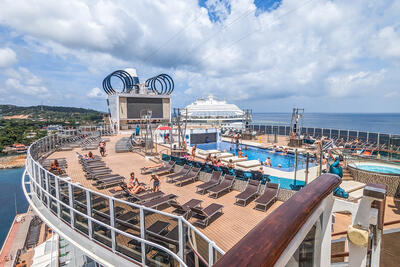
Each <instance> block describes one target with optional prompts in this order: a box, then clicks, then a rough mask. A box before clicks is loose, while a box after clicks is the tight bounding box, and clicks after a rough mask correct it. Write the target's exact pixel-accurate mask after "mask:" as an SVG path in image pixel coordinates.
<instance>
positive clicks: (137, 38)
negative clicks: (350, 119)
mask: <svg viewBox="0 0 400 267" xmlns="http://www.w3.org/2000/svg"><path fill="white" fill-rule="evenodd" d="M1 4H2V7H4V8H2V10H0V103H1V104H18V105H38V104H46V105H63V106H77V107H90V108H94V109H99V110H106V104H105V103H106V102H105V95H104V93H103V91H102V88H101V84H102V81H103V78H104V77H105V76H106V75H108V74H109V73H111V72H113V71H114V70H117V69H125V68H128V67H135V68H136V69H137V72H138V75H139V78H140V79H141V81H145V80H146V79H147V78H149V77H152V76H155V75H157V74H159V73H167V74H169V75H171V76H172V77H173V79H174V81H175V84H176V88H175V91H174V95H173V103H174V105H175V106H176V107H183V106H185V105H187V104H189V103H190V102H192V101H193V100H194V99H195V98H198V97H200V96H203V95H207V94H213V95H214V96H216V97H217V98H220V99H225V100H227V101H228V102H232V103H236V104H238V105H239V106H240V107H242V108H252V109H253V110H254V111H258V112H289V111H290V110H291V108H292V107H293V106H299V107H304V108H305V109H306V110H307V111H309V112H400V109H399V107H398V103H399V101H400V88H399V86H398V85H399V84H400V83H399V82H400V24H399V23H398V14H400V3H399V1H372V0H371V1H369V0H354V1H344V0H335V1H328V0H319V1H316V0H314V1H307V0H305V1H296V0H285V1H281V0H279V1H273V0H265V1H262V0H258V1H257V0H256V1H252V0H234V1H228V0H200V1H196V0H190V1H189V0H188V1H180V0H171V1H167V2H166V1H161V0H159V1H135V3H129V2H126V1H106V0H104V1H100V2H96V3H92V2H91V1H83V0H70V1H61V0H60V1H57V3H51V2H48V1H39V2H37V3H31V2H30V1H18V2H14V1H9V0H6V1H3V0H1Z"/></svg>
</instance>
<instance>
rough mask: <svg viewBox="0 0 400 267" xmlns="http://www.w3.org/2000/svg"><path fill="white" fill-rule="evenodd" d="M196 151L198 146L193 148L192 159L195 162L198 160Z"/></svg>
mask: <svg viewBox="0 0 400 267" xmlns="http://www.w3.org/2000/svg"><path fill="white" fill-rule="evenodd" d="M196 149H197V145H194V146H193V148H192V158H193V160H194V159H195V158H196Z"/></svg>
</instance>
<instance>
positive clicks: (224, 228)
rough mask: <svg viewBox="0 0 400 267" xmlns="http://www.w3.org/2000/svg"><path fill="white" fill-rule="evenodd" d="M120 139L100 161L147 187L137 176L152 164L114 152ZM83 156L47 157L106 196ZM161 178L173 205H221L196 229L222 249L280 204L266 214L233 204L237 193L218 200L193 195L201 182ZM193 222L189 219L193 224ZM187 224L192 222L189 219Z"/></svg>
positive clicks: (146, 180) (144, 178)
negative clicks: (211, 218)
mask: <svg viewBox="0 0 400 267" xmlns="http://www.w3.org/2000/svg"><path fill="white" fill-rule="evenodd" d="M121 137H122V136H121V135H119V136H113V137H110V139H111V141H110V142H108V143H107V148H106V149H107V153H106V154H107V155H106V157H104V158H103V160H104V161H105V162H106V164H107V166H108V167H109V168H111V169H112V170H113V172H114V173H118V174H120V175H122V176H124V177H126V178H128V177H129V174H130V173H131V172H132V171H133V172H135V174H136V175H137V176H138V178H139V181H140V182H144V183H146V184H148V185H150V183H149V181H150V175H141V174H140V168H141V167H143V166H151V165H154V162H152V161H150V160H146V159H145V158H143V157H142V156H140V155H138V154H134V153H115V150H114V144H115V142H116V140H118V139H119V138H121ZM75 152H79V153H85V154H86V153H87V152H88V151H83V152H82V151H81V150H80V149H75V150H73V151H60V152H55V153H53V154H52V155H51V156H50V157H49V158H59V157H65V158H66V159H67V162H68V168H67V174H68V176H69V177H71V178H72V181H73V182H79V183H80V184H82V185H84V186H85V187H87V188H91V189H95V190H97V191H100V192H102V193H104V194H108V195H110V193H109V192H108V190H109V189H110V188H108V189H104V190H98V189H96V188H95V187H94V186H93V185H92V181H91V180H86V178H85V177H84V174H83V171H82V168H81V166H80V164H79V162H78V159H77V157H76V153H75ZM92 152H93V153H94V154H95V155H100V154H99V152H98V151H92ZM164 180H165V176H161V186H160V190H161V191H163V192H164V193H166V194H170V193H171V194H176V195H177V196H178V198H177V202H179V203H184V202H186V201H188V200H190V199H192V198H196V199H200V200H203V203H202V207H206V206H208V205H209V204H211V203H213V202H215V203H219V204H222V205H224V208H223V214H222V216H220V217H218V218H217V219H215V220H214V221H213V222H212V223H210V225H209V226H207V227H206V228H204V229H201V228H199V230H200V231H201V232H203V233H204V234H205V235H206V236H207V237H209V238H210V239H211V240H213V241H214V242H216V244H217V245H218V246H220V247H221V248H222V249H223V250H225V251H226V250H228V249H230V248H231V247H232V246H233V245H234V244H236V243H237V242H238V241H239V240H240V239H241V238H243V236H244V235H246V234H247V233H248V232H249V231H250V230H251V229H252V228H253V227H254V226H256V225H257V223H259V222H260V221H261V220H262V219H263V218H265V217H266V216H267V215H268V214H269V213H270V212H271V211H272V210H274V209H275V208H276V207H278V206H279V205H280V204H281V203H282V202H279V201H278V202H276V203H275V204H273V205H272V206H271V208H270V209H269V210H268V211H267V212H261V211H257V210H254V209H253V207H254V203H250V204H248V205H247V206H246V207H240V206H237V205H234V204H233V203H234V202H235V196H236V195H237V194H238V193H239V192H238V191H231V192H229V193H227V194H225V195H222V196H221V197H219V198H218V199H213V198H209V197H208V196H207V195H200V194H196V193H195V191H196V185H198V184H201V183H202V182H195V183H192V184H188V185H184V186H182V187H177V186H175V185H173V184H169V183H167V182H165V181H164ZM172 210H173V209H172V208H167V209H165V210H164V211H166V212H171V211H172ZM194 220H195V219H193V221H194ZM189 221H192V219H190V220H189Z"/></svg>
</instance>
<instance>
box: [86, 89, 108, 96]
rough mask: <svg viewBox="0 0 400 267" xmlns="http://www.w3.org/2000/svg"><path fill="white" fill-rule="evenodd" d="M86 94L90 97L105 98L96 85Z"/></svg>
mask: <svg viewBox="0 0 400 267" xmlns="http://www.w3.org/2000/svg"><path fill="white" fill-rule="evenodd" d="M87 96H88V97H90V98H97V99H105V98H106V97H107V95H106V94H105V93H104V91H103V90H101V89H100V88H98V87H95V88H93V89H92V90H90V91H89V93H87Z"/></svg>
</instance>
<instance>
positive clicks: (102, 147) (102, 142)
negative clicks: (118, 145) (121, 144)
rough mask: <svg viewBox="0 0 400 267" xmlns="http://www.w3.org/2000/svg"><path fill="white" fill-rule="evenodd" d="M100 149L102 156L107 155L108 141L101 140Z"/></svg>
mask: <svg viewBox="0 0 400 267" xmlns="http://www.w3.org/2000/svg"><path fill="white" fill-rule="evenodd" d="M99 150H100V155H101V156H102V157H105V156H106V142H104V141H100V143H99Z"/></svg>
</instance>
